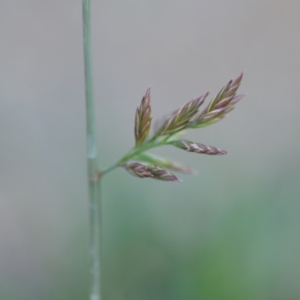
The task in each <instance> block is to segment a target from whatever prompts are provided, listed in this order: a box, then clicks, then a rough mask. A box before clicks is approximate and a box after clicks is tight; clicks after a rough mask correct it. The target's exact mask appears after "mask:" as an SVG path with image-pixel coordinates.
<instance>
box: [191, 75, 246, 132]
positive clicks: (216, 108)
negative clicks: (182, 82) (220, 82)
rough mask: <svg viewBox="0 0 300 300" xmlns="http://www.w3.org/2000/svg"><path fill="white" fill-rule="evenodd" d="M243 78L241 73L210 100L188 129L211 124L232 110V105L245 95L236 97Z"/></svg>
mask: <svg viewBox="0 0 300 300" xmlns="http://www.w3.org/2000/svg"><path fill="white" fill-rule="evenodd" d="M242 78H243V73H241V74H240V76H238V77H237V78H236V79H235V80H230V81H229V82H228V84H227V85H226V86H225V87H223V88H222V89H221V91H220V92H219V93H218V94H217V95H216V96H215V97H214V98H213V99H212V100H211V102H210V103H209V105H208V106H207V107H206V108H205V109H204V110H203V111H202V112H201V113H200V114H199V115H196V116H195V117H194V118H193V120H192V121H191V122H190V124H189V127H190V128H199V127H203V126H207V125H210V124H213V123H215V122H217V121H219V120H221V119H223V118H224V116H225V115H226V114H227V113H228V112H230V111H232V110H233V109H234V105H235V104H236V103H237V102H238V101H239V100H241V99H242V98H243V97H244V96H245V95H236V92H237V89H238V88H239V86H240V84H241V81H242Z"/></svg>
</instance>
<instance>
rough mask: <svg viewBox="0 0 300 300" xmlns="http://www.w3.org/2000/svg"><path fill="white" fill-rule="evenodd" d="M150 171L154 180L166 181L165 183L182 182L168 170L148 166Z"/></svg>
mask: <svg viewBox="0 0 300 300" xmlns="http://www.w3.org/2000/svg"><path fill="white" fill-rule="evenodd" d="M147 168H148V170H149V171H150V172H151V173H152V175H153V177H152V178H154V179H158V180H164V181H181V180H180V179H178V178H177V177H176V176H175V175H174V174H172V173H170V172H168V171H167V170H165V169H163V168H160V167H157V166H148V167H147Z"/></svg>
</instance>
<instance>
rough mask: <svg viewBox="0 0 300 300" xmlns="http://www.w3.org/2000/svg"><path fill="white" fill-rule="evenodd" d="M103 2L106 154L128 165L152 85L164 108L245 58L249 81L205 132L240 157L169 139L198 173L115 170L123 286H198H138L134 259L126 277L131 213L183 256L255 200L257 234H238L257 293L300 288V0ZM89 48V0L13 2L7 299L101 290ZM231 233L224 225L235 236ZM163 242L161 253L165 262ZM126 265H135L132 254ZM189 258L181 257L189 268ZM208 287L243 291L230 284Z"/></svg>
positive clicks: (99, 37)
mask: <svg viewBox="0 0 300 300" xmlns="http://www.w3.org/2000/svg"><path fill="white" fill-rule="evenodd" d="M92 9H93V11H92V20H93V22H92V30H93V31H92V35H93V59H94V74H95V78H94V84H95V98H96V108H97V118H98V119H97V126H98V129H99V141H100V142H99V148H100V155H101V166H103V167H107V166H109V165H110V164H112V163H114V162H115V161H116V160H117V159H118V158H119V157H120V156H121V155H122V154H123V153H124V152H125V151H127V150H128V149H129V148H130V147H131V146H132V145H133V142H134V139H133V118H134V112H135V109H136V105H137V104H138V103H139V101H140V99H141V97H142V95H143V94H144V92H145V90H146V88H147V87H148V85H149V84H151V87H152V107H153V114H154V117H160V116H163V115H164V114H166V113H168V112H172V111H173V110H174V109H176V108H177V107H179V106H180V105H182V104H183V103H185V102H187V101H189V100H191V99H192V98H193V97H195V96H199V95H200V94H203V93H204V92H206V91H207V90H210V91H211V92H212V94H215V93H216V92H217V91H218V90H219V89H220V88H221V87H222V86H223V85H224V84H226V83H227V81H228V80H229V79H231V78H233V77H236V76H238V75H239V73H240V72H241V71H244V72H245V77H244V81H243V84H242V86H241V89H240V90H241V92H247V93H248V96H247V97H246V98H245V99H244V100H243V101H242V102H241V103H239V104H238V107H237V109H236V110H234V111H233V112H232V113H231V114H230V118H226V119H225V120H224V121H222V122H221V123H219V124H217V125H213V126H212V127H209V128H206V129H201V130H199V131H195V132H192V133H191V134H190V138H193V139H194V140H196V141H198V142H202V143H205V144H211V145H215V146H219V147H221V148H224V149H226V150H227V151H228V152H229V154H228V156H226V157H206V156H196V155H192V154H187V153H183V152H180V151H179V150H173V149H167V148H166V149H162V150H161V151H160V153H167V154H168V155H169V156H171V157H175V158H176V157H177V158H178V159H179V160H181V161H184V162H186V163H187V164H189V165H192V166H193V167H194V168H196V169H198V170H199V175H198V176H197V177H191V178H190V177H187V176H182V177H181V178H183V179H184V182H183V183H181V184H180V185H179V184H178V185H173V184H167V183H160V182H156V181H155V182H154V181H146V180H144V181H142V180H140V181H139V180H138V179H136V178H133V177H130V175H128V174H126V173H125V171H123V170H118V171H116V172H115V173H112V174H110V175H109V176H107V178H105V179H104V224H105V228H104V231H105V246H104V247H105V249H104V252H105V253H106V254H105V255H107V256H106V257H107V260H106V261H107V262H106V269H107V274H108V275H107V278H108V279H106V282H107V295H108V297H107V299H116V300H118V299H142V296H141V295H144V296H143V299H169V298H170V299H196V298H195V297H194V296H190V298H189V297H188V296H186V294H185V293H184V292H183V294H182V295H181V296H178V293H177V292H176V293H177V294H176V295H177V296H178V297H179V298H176V296H174V295H173V296H172V295H171V296H170V295H169V294H168V296H166V295H165V296H161V294H159V293H158V294H157V295H156V296H153V297H152V296H149V298H147V297H145V294H138V293H137V294H130V292H128V291H130V290H131V289H132V290H133V289H134V287H135V285H136V284H137V280H138V279H139V276H142V275H135V276H136V277H137V278H135V277H134V275H132V276H133V277H130V276H128V274H127V273H126V272H125V271H124V272H125V275H124V276H121V275H120V278H119V279H116V282H115V283H112V282H114V279H115V278H116V276H117V274H120V271H119V269H118V268H120V267H119V265H120V264H121V262H122V254H120V253H123V252H124V251H123V250H122V249H123V248H122V246H120V245H121V242H122V241H123V240H126V235H127V234H128V232H127V231H126V230H125V229H124V232H123V231H122V230H123V228H124V226H125V225H124V224H127V223H128V222H129V223H128V224H129V225H128V228H131V230H132V232H135V235H134V236H135V238H133V240H134V242H135V243H137V244H138V243H139V241H140V240H141V237H143V235H144V230H145V231H147V230H148V229H147V228H150V229H151V232H152V235H153V236H160V239H161V240H162V241H164V243H165V244H166V245H169V246H170V249H173V250H174V251H177V252H176V253H177V254H176V255H177V256H176V257H177V258H176V259H175V261H177V262H178V258H180V257H181V256H180V255H183V256H182V257H186V256H188V254H187V253H186V252H182V251H184V250H183V249H185V250H186V247H187V245H189V246H188V247H189V249H190V250H189V252H188V253H194V252H197V251H198V250H199V249H200V248H201V247H202V246H203V244H205V243H206V242H205V240H206V239H205V237H207V236H208V237H211V236H213V234H214V232H217V233H215V234H216V236H217V237H218V236H219V235H218V232H219V231H218V230H217V229H216V230H215V229H214V228H216V227H217V228H224V227H223V226H224V225H222V224H223V223H222V222H223V221H222V220H223V219H224V218H225V219H226V218H227V219H228V220H229V221H230V220H231V219H233V220H235V217H232V218H231V214H233V215H234V216H235V211H236V209H238V208H239V207H240V206H242V207H243V208H242V209H243V213H244V216H243V215H242V216H241V215H240V213H236V218H237V220H235V221H233V223H234V225H233V227H234V228H242V229H240V230H241V232H240V233H238V234H237V235H238V236H241V237H243V238H245V241H247V242H248V243H249V240H250V239H251V244H249V245H248V244H247V245H248V246H247V247H245V248H242V246H241V245H242V243H243V241H241V240H239V238H238V239H237V240H238V241H239V242H240V244H238V246H237V247H238V249H243V250H240V252H239V253H241V257H243V259H242V261H243V262H244V263H245V264H246V265H247V267H245V268H243V270H247V276H248V277H247V279H246V281H247V282H250V281H251V280H250V279H251V278H252V279H253V281H252V283H251V284H253V289H252V290H251V288H249V290H251V291H252V292H253V294H251V295H252V296H251V295H250V292H249V295H250V296H249V299H272V300H274V299H298V298H297V297H298V296H299V295H300V290H299V278H300V273H299V257H298V255H299V251H298V249H299V244H300V240H299V229H300V224H299V223H300V222H299V221H298V218H299V209H300V205H299V203H298V202H299V198H300V197H299V195H300V186H299V175H300V174H299V158H298V156H299V150H300V142H299V133H298V131H299V125H300V118H299V115H300V105H299V101H300V100H299V71H300V57H299V53H300V39H299V26H300V19H299V11H300V2H299V1H296V0H287V1H279V0H273V1H271V0H269V1H267V0H265V1H258V0H252V1H245V0H242V1H241V0H231V1H229V0H227V1H220V0H219V1H199V0H194V1H192V0H190V1H170V0H164V1H158V0H153V1H145V0H143V1H108V0H106V1H92ZM82 55H83V53H82V28H81V2H80V1H70V0H67V1H58V0H52V1H37V0H15V1H4V0H2V1H1V2H0V138H1V139H0V140H1V147H0V153H1V155H0V270H1V271H0V288H1V290H0V293H2V294H1V295H2V297H1V299H4V300H5V299H68V297H70V299H75V298H74V297H75V296H76V295H77V296H78V295H82V296H78V299H83V298H82V297H84V296H83V295H85V292H86V291H87V274H88V273H87V261H86V257H87V242H88V210H87V196H86V195H87V185H86V161H85V155H86V146H85V104H84V85H83V59H82ZM254 200H255V201H254ZM253 203H255V204H253ZM255 205H257V206H255ZM260 205H261V206H260ZM249 207H250V209H248V208H249ZM257 207H258V208H257ZM261 207H263V209H261ZM249 211H250V212H249ZM248 213H249V214H248ZM245 219H246V220H248V221H249V222H248V221H247V222H248V223H247V224H250V225H249V226H248V227H249V228H250V229H251V228H252V229H253V228H256V229H255V230H256V231H255V232H256V234H255V235H254V236H255V238H253V236H251V237H252V238H250V237H249V238H248V237H247V232H248V231H247V228H248V227H247V226H246V229H245V230H244V229H243V228H244V227H243V225H241V224H244V222H245ZM130 222H132V223H130ZM145 224H146V225H145ZM218 224H219V225H218ZM220 224H221V225H220ZM261 224H264V225H261ZM252 225H253V226H254V227H253V226H252ZM147 226H148V227H147ZM218 226H220V227H218ZM229 227H230V226H229ZM126 228H127V227H126ZM150 229H149V230H150ZM128 230H129V229H128ZM238 230H239V229H238ZM129 231H130V230H129ZM137 232H138V233H137ZM139 232H140V233H139ZM221 232H222V230H221ZM231 232H232V230H231V229H230V228H229V229H228V231H226V229H224V232H223V233H221V234H220V236H222V237H223V238H224V236H225V237H226V235H227V234H230V233H231ZM139 234H140V235H139ZM216 239H218V238H216ZM225 239H226V238H225ZM146 241H148V240H147V239H146ZM200 244H201V247H200V248H199V249H198V248H197V247H198V246H197V245H200ZM153 245H156V242H155V243H154V244H153ZM120 247H121V248H120ZM120 249H121V250H120ZM138 249H141V250H140V251H141V252H142V253H144V252H143V251H144V250H145V249H150V250H151V247H150V246H149V244H148V243H147V242H145V247H144V248H143V247H142V246H141V248H139V246H138V247H137V250H136V251H137V253H140V251H139V250H138ZM143 249H144V250H143ZM197 249H198V250H197ZM150 250H149V251H150ZM118 251H119V252H118ZM128 251H129V250H128ZM130 251H131V250H130ZM145 251H146V250H145ZM155 251H156V250H155ZM155 251H154V250H153V251H150V252H151V253H156V252H155ZM199 251H200V250H199ZM273 251H274V252H273ZM171 252H172V251H171ZM229 252H230V251H229ZM167 253H169V252H168V251H167ZM183 253H184V254H183ZM230 253H232V252H230ZM149 255H150V254H149ZM151 255H152V254H151ZM151 255H150V256H151ZM160 255H161V254H160V252H158V253H157V257H158V258H157V259H156V258H155V257H156V256H155V257H154V258H153V259H154V261H155V262H157V261H158V262H160V261H161V263H163V262H164V261H165V258H164V256H160ZM230 255H233V256H235V254H230ZM169 256H170V255H169V254H167V255H166V257H169ZM151 257H152V256H151ZM126 259H127V258H124V260H126ZM150 260H151V259H150ZM142 261H144V259H142ZM161 263H158V265H161ZM170 264H171V265H172V266H173V267H174V265H173V263H170ZM140 265H141V264H139V263H137V266H139V267H140V268H141V269H142V270H143V271H141V272H142V274H143V272H145V274H147V271H145V270H147V268H146V267H145V268H146V269H143V268H142V267H141V266H140ZM150 265H151V266H152V264H150ZM182 265H184V266H185V265H186V264H185V260H184V259H183V260H182ZM237 265H238V263H237ZM122 266H123V267H122V268H123V269H124V270H126V269H130V268H131V267H132V264H130V263H129V265H128V266H127V265H126V264H125V265H124V263H123V265H122ZM259 267H261V270H260V271H259V272H258V271H257V270H258V269H257V268H259ZM123 269H122V270H123ZM138 270H140V269H138ZM138 270H137V269H134V270H133V271H132V273H133V274H140V273H139V272H140V271H138ZM178 270H179V269H176V267H174V270H173V271H174V272H175V273H176V272H177V273H178V274H182V273H180V271H178ZM282 270H284V271H282ZM173 271H172V272H173ZM276 272H277V273H278V274H279V275H278V277H276V278H275V277H274V278H275V279H274V278H273V277H272V274H277V273H276ZM109 274H110V275H109ZM122 274H123V273H122ZM130 274H131V273H130ZM226 274H227V273H226ZM237 274H239V273H237ZM241 274H244V273H243V272H242V273H241ZM178 276H181V275H178ZM182 276H183V277H184V275H182ZM224 276H225V277H226V275H224ZM274 276H275V275H274ZM129 277H130V278H133V279H132V281H130V280H129V279H128V278H129ZM239 277H240V276H237V279H238V278H239ZM60 278H61V279H60ZM134 278H135V279H134ZM179 278H181V277H179ZM249 278H250V279H249ZM126 280H127V281H126ZM212 281H214V277H213V276H212ZM221 281H222V280H221ZM79 282H81V283H82V286H83V287H80V288H79V287H78V285H79ZM180 282H181V283H182V282H183V281H182V280H180ZM187 282H189V284H190V282H192V281H189V280H188V279H187ZM239 284H240V283H234V284H233V285H236V286H238V285H239ZM76 289H78V291H77V290H76ZM124 289H125V290H126V291H127V294H126V293H125V294H124ZM187 290H191V289H187ZM80 293H81V294H80ZM74 295H75V296H74ZM124 295H127V296H124ZM133 295H135V296H133ZM159 295H160V296H159ZM195 295H196V294H195ZM205 295H206V296H203V299H227V298H226V297H227V296H225V294H223V298H222V296H220V298H218V296H216V295H215V296H213V294H209V292H207V293H206V294H205ZM297 295H298V296H297ZM47 297H48V298H47ZM127 297H128V298H127ZM135 297H136V298H135ZM151 297H152V298H151ZM168 297H169V298H168ZM204 297H206V298H204ZM243 297H244V298H243ZM276 297H278V298H276ZM197 299H200V298H197ZM201 299H202V298H201ZM228 299H235V296H228ZM237 299H238V296H237ZM240 299H246V298H245V296H241V298H240ZM247 299H248V298H247Z"/></svg>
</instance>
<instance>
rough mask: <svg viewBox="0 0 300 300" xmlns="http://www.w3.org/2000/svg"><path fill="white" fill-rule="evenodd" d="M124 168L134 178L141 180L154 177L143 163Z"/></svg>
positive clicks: (128, 165) (135, 163)
mask: <svg viewBox="0 0 300 300" xmlns="http://www.w3.org/2000/svg"><path fill="white" fill-rule="evenodd" d="M123 166H124V167H125V169H126V170H127V171H128V172H129V173H130V174H131V175H133V176H136V177H140V178H147V177H153V175H152V173H151V172H150V171H149V170H148V169H147V166H145V165H143V164H141V163H138V162H132V163H127V164H124V165H123Z"/></svg>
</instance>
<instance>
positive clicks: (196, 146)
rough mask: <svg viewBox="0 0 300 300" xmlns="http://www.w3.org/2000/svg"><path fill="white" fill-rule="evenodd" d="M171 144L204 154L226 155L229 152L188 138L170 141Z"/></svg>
mask: <svg viewBox="0 0 300 300" xmlns="http://www.w3.org/2000/svg"><path fill="white" fill-rule="evenodd" d="M169 144H171V145H173V146H175V147H177V148H180V149H183V150H186V151H188V152H195V153H202V154H208V155H224V154H227V152H226V151H225V150H221V149H219V148H217V147H214V146H206V145H203V144H200V143H194V142H190V141H187V140H178V141H172V142H169Z"/></svg>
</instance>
